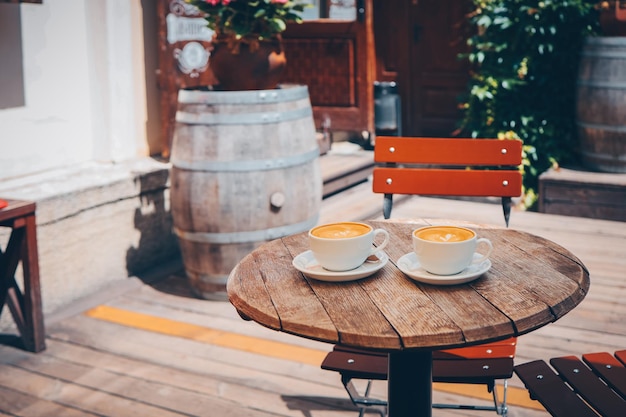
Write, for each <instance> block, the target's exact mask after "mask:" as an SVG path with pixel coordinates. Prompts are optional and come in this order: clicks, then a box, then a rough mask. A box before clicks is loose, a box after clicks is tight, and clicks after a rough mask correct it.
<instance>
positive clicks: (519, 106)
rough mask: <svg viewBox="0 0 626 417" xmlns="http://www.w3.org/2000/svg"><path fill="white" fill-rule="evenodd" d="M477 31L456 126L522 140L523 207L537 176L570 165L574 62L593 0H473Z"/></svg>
mask: <svg viewBox="0 0 626 417" xmlns="http://www.w3.org/2000/svg"><path fill="white" fill-rule="evenodd" d="M473 2H474V6H475V10H474V12H473V13H472V14H471V15H470V17H469V19H470V21H471V23H472V24H473V25H474V26H475V27H476V28H477V32H476V34H475V35H474V36H472V37H471V38H469V40H468V44H469V52H468V54H467V55H465V56H464V58H465V59H468V60H469V61H470V63H471V64H472V67H473V73H472V76H471V80H470V82H469V85H468V93H467V96H466V98H465V99H463V103H462V106H463V109H464V117H463V120H462V121H461V126H460V131H461V132H462V135H464V136H471V137H500V138H502V137H506V138H519V139H521V140H522V141H523V143H524V153H525V155H524V165H523V170H524V205H525V206H526V207H528V208H532V206H533V205H534V204H535V202H536V201H537V189H538V180H539V175H540V174H541V173H542V172H544V171H545V170H547V169H548V168H550V167H551V166H554V165H557V164H563V163H571V162H575V160H576V156H577V152H576V147H577V140H576V126H575V116H576V114H575V111H576V102H575V100H576V78H577V75H578V74H577V71H578V59H579V52H580V49H581V43H582V41H583V38H584V37H585V36H587V35H591V34H596V33H598V32H599V21H598V11H597V8H596V5H597V3H598V2H597V1H585V0H561V1H552V0H544V1H538V0H473Z"/></svg>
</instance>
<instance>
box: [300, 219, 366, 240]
mask: <svg viewBox="0 0 626 417" xmlns="http://www.w3.org/2000/svg"><path fill="white" fill-rule="evenodd" d="M371 230H372V229H371V228H370V227H368V226H366V225H363V224H360V223H336V224H330V225H326V226H319V227H316V228H315V229H313V230H312V231H311V234H312V235H313V236H316V237H321V238H324V239H347V238H351V237H357V236H362V235H365V234H367V233H369V232H370V231H371Z"/></svg>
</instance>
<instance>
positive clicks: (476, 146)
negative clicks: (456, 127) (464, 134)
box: [372, 136, 522, 223]
mask: <svg viewBox="0 0 626 417" xmlns="http://www.w3.org/2000/svg"><path fill="white" fill-rule="evenodd" d="M374 161H375V162H376V167H375V168H374V175H373V184H372V188H373V191H374V192H375V193H382V194H385V196H386V202H385V203H384V206H383V213H384V215H385V218H389V216H390V214H391V196H392V195H393V194H417V195H429V196H480V197H503V198H506V199H509V200H508V203H509V207H508V209H509V210H510V198H511V197H517V196H519V195H521V193H522V173H521V171H520V169H519V166H520V165H521V163H522V142H521V141H519V140H500V139H465V138H464V139H459V138H422V137H405V136H378V137H377V138H376V145H375V147H374ZM504 203H505V201H503V204H504ZM504 209H505V217H507V213H506V211H507V207H504ZM507 223H508V218H507Z"/></svg>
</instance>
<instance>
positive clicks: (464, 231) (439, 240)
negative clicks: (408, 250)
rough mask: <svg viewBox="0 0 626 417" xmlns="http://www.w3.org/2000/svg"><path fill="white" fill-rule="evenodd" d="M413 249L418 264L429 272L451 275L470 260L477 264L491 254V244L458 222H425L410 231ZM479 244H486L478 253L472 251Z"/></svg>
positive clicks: (467, 264)
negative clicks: (456, 224) (442, 223)
mask: <svg viewBox="0 0 626 417" xmlns="http://www.w3.org/2000/svg"><path fill="white" fill-rule="evenodd" d="M412 236H413V251H414V252H415V255H416V256H417V260H418V262H419V263H420V266H421V267H422V268H423V269H425V270H426V271H428V272H430V273H431V274H436V275H454V274H458V273H459V272H461V271H463V270H464V269H465V268H467V267H468V266H470V265H471V264H480V263H481V262H483V261H485V260H486V259H487V258H489V255H491V252H492V251H493V245H492V244H491V241H490V240H489V239H486V238H478V236H476V232H474V231H473V230H471V229H468V228H465V227H458V226H427V227H422V228H419V229H416V230H414V231H413V235H412ZM479 244H483V245H485V246H487V251H486V253H485V254H483V255H482V256H480V257H475V256H474V253H475V252H476V249H477V247H478V245H479Z"/></svg>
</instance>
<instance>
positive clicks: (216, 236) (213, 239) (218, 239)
mask: <svg viewBox="0 0 626 417" xmlns="http://www.w3.org/2000/svg"><path fill="white" fill-rule="evenodd" d="M318 220H319V214H316V215H315V216H313V217H311V218H310V219H307V220H305V221H303V222H299V223H293V224H289V225H286V226H279V227H272V228H269V229H264V230H251V231H241V232H230V233H229V232H225V233H208V232H188V231H184V230H180V229H178V228H176V227H174V228H173V230H174V233H175V234H176V235H177V236H178V237H179V238H181V239H184V240H188V241H191V242H196V243H215V244H229V243H249V242H262V241H269V240H274V239H278V238H280V237H283V236H289V235H293V234H295V233H299V232H303V231H305V230H309V229H311V228H312V227H313V226H315V225H316V224H317V222H318Z"/></svg>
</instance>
